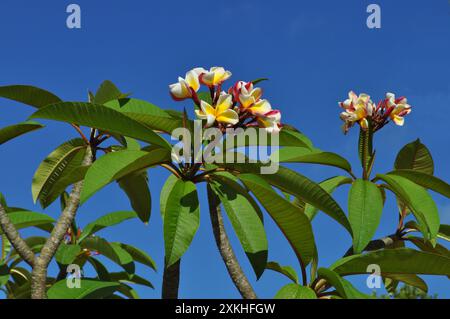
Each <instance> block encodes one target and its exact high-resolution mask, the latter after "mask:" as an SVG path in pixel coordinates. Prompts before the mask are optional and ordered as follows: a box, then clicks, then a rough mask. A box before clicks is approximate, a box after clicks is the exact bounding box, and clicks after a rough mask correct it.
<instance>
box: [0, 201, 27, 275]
mask: <svg viewBox="0 0 450 319" xmlns="http://www.w3.org/2000/svg"><path fill="white" fill-rule="evenodd" d="M0 226H1V228H2V230H3V233H5V235H6V238H8V240H9V241H10V243H11V244H12V245H13V247H14V249H15V250H16V251H17V253H18V254H19V256H20V257H21V258H22V259H23V260H25V261H26V262H27V263H28V265H30V266H31V267H33V264H34V253H33V251H32V250H31V248H30V247H29V246H28V245H27V243H26V242H25V241H24V240H23V239H22V237H21V236H20V234H19V232H18V231H17V229H16V227H15V226H14V224H13V223H12V222H11V220H10V219H9V216H8V214H7V213H6V210H5V208H4V207H3V206H2V205H1V204H0Z"/></svg>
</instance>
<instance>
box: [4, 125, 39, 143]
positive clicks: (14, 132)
mask: <svg viewBox="0 0 450 319" xmlns="http://www.w3.org/2000/svg"><path fill="white" fill-rule="evenodd" d="M43 127H44V125H42V124H39V123H37V122H33V121H27V122H23V123H18V124H14V125H10V126H7V127H4V128H2V129H0V145H2V144H4V143H6V142H8V141H9V140H12V139H14V138H16V137H18V136H21V135H23V134H25V133H28V132H32V131H36V130H38V129H41V128H43Z"/></svg>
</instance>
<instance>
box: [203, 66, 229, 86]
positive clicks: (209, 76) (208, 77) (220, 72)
mask: <svg viewBox="0 0 450 319" xmlns="http://www.w3.org/2000/svg"><path fill="white" fill-rule="evenodd" d="M230 77H231V72H230V71H226V70H225V69H224V68H223V67H217V66H215V67H212V68H211V69H209V71H206V70H205V71H204V72H202V73H201V74H200V77H199V79H200V82H201V83H203V84H205V85H207V86H209V87H212V86H216V85H220V84H222V83H223V82H224V81H226V80H228V79H229V78H230Z"/></svg>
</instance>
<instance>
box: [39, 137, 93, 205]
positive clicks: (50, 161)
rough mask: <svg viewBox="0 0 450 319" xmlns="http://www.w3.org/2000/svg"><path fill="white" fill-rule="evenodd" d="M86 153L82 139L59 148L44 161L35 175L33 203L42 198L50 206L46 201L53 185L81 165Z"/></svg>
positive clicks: (71, 141)
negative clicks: (67, 172) (65, 173)
mask: <svg viewBox="0 0 450 319" xmlns="http://www.w3.org/2000/svg"><path fill="white" fill-rule="evenodd" d="M85 152H86V143H85V142H84V141H83V140H82V139H81V138H77V139H73V140H70V141H68V142H66V143H63V144H62V145H60V146H58V147H57V148H56V149H55V150H54V151H53V152H51V153H50V155H48V156H47V158H46V159H45V160H44V161H42V163H41V164H40V165H39V167H38V169H37V170H36V172H35V173H34V176H33V183H32V186H31V192H32V195H33V201H34V202H36V201H37V200H38V199H40V197H42V198H43V201H44V202H45V203H47V204H48V201H47V199H46V197H47V195H48V193H49V192H50V191H51V189H52V187H53V185H54V184H55V183H56V182H57V180H58V179H59V178H61V176H62V175H63V174H64V172H65V171H66V169H67V170H69V171H70V170H71V169H73V168H74V167H78V166H80V165H81V162H82V161H83V158H84V154H85Z"/></svg>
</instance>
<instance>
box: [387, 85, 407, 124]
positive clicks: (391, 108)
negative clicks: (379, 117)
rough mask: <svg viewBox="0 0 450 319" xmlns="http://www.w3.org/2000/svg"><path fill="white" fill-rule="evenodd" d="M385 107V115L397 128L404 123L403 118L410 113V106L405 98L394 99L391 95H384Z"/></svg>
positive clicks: (393, 95)
mask: <svg viewBox="0 0 450 319" xmlns="http://www.w3.org/2000/svg"><path fill="white" fill-rule="evenodd" d="M386 107H387V110H386V114H388V115H389V117H390V118H391V120H392V121H393V122H394V123H395V124H397V125H399V126H402V125H403V124H404V123H405V119H404V116H406V115H408V114H409V113H411V105H409V104H408V100H407V99H406V98H405V97H400V98H398V99H396V98H395V94H393V93H387V94H386Z"/></svg>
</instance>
